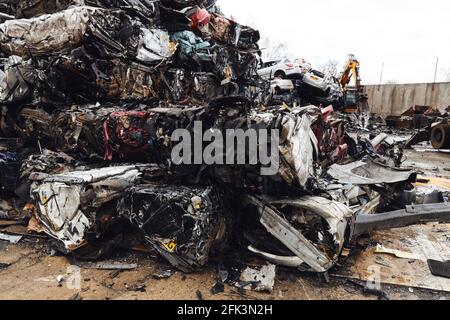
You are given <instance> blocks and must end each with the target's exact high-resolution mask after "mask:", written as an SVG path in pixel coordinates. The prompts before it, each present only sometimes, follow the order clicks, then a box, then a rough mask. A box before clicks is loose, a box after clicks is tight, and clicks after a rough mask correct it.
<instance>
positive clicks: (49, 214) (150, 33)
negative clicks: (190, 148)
mask: <svg viewBox="0 0 450 320" xmlns="http://www.w3.org/2000/svg"><path fill="white" fill-rule="evenodd" d="M0 10H1V14H0V20H1V21H2V23H1V24H0V51H1V68H0V106H1V118H0V133H1V138H0V187H1V190H2V191H1V192H2V198H3V199H4V200H5V201H7V202H9V203H13V204H15V206H14V210H16V211H19V212H21V213H25V214H27V215H28V217H29V218H30V223H29V226H30V230H34V231H41V232H45V233H46V234H47V235H49V236H50V237H51V238H52V239H54V240H56V242H57V243H58V244H59V245H60V247H61V250H64V251H65V252H66V253H71V254H75V255H82V254H85V256H89V257H97V258H98V257H99V256H100V253H99V254H94V253H92V252H96V251H95V250H98V248H101V249H99V252H103V253H104V252H105V250H106V249H104V247H102V245H103V244H105V246H108V248H111V247H117V246H120V242H121V241H123V234H124V233H126V232H136V233H138V234H140V235H141V236H142V239H143V241H144V242H145V243H146V245H148V246H149V247H150V248H152V250H155V251H156V252H157V253H159V255H160V256H162V257H163V258H165V259H166V260H167V261H168V262H170V263H171V264H172V265H173V266H176V267H177V268H178V269H180V270H182V271H185V272H189V271H193V270H198V269H199V268H202V267H204V266H205V265H206V264H207V263H208V261H209V259H210V257H211V256H212V255H215V254H218V253H221V254H228V253H230V252H233V251H234V252H236V250H241V249H243V250H247V249H248V250H249V251H250V252H252V253H253V254H256V255H258V256H261V257H263V258H265V259H267V260H268V261H271V262H272V263H275V264H277V265H283V266H288V267H293V268H298V269H301V270H305V271H314V272H318V273H326V272H327V271H328V270H329V269H330V268H331V267H333V266H334V265H335V264H336V262H337V261H338V259H339V257H340V255H341V253H342V251H343V249H344V247H345V246H350V245H351V243H352V241H353V240H354V239H356V238H357V237H358V236H360V235H362V234H365V233H367V232H370V231H371V230H376V229H380V228H386V227H396V226H399V225H404V224H411V223H417V222H419V221H418V219H415V218H414V217H412V215H411V212H412V211H414V210H412V209H411V208H410V206H411V205H412V204H414V203H415V201H414V199H413V197H412V196H411V190H413V189H414V188H413V184H412V183H414V182H415V179H416V174H415V173H414V172H412V171H410V170H408V169H401V168H399V167H398V165H399V163H398V161H396V160H395V159H393V158H392V157H390V153H389V152H382V153H380V152H379V148H380V146H379V145H380V143H381V142H380V141H378V140H377V139H375V140H374V141H368V140H367V141H363V142H361V141H359V142H356V141H354V140H353V139H351V138H350V137H349V136H348V135H347V134H346V132H345V126H346V123H345V121H343V120H339V119H336V118H333V107H332V106H330V107H327V108H321V107H317V106H313V105H310V106H304V107H298V106H294V107H291V106H288V105H286V104H283V105H281V106H271V107H267V106H266V104H265V97H266V96H267V91H268V90H269V89H270V84H269V83H267V82H266V81H263V80H261V79H260V78H259V77H258V75H257V70H258V66H259V65H260V52H259V48H258V41H259V37H260V36H259V33H258V31H256V30H253V29H251V28H249V27H246V26H243V25H240V24H239V23H237V22H235V21H233V20H231V19H228V18H226V17H225V16H224V15H223V14H222V13H221V11H220V9H219V7H218V6H217V5H216V3H215V1H211V0H209V1H208V0H45V1H44V0H12V1H1V2H0ZM199 123H200V124H201V125H200V126H199V125H198V124H199ZM178 129H184V130H185V131H184V132H190V133H192V134H193V136H194V135H195V134H200V136H205V137H209V139H210V140H209V141H212V139H213V137H215V136H216V134H217V133H225V132H226V130H228V129H240V130H242V131H243V132H245V130H248V129H255V130H261V129H265V130H269V131H270V130H271V131H272V132H273V130H275V131H276V132H278V133H279V137H280V139H279V144H278V145H273V144H272V145H270V144H269V146H270V147H268V148H267V149H268V150H271V154H272V155H273V154H274V153H279V154H280V157H279V161H277V163H276V167H275V168H277V169H276V171H275V172H274V174H272V175H262V174H261V172H262V170H264V169H267V167H268V166H270V165H271V163H270V159H267V158H266V159H265V158H264V157H260V158H259V159H250V161H242V160H243V159H242V158H241V156H242V155H240V154H234V155H231V159H235V160H236V161H234V162H233V163H236V164H234V165H225V164H223V163H224V161H220V160H219V161H216V162H215V163H212V164H207V163H203V162H202V161H197V160H198V159H197V156H198V155H199V154H200V155H201V154H203V151H204V152H207V150H206V149H207V148H208V147H207V145H206V143H204V144H196V145H194V148H195V150H194V151H195V152H194V158H195V159H193V161H192V163H193V164H191V165H189V164H180V163H174V162H173V160H172V156H171V155H172V152H173V150H174V148H175V147H176V146H177V143H178V142H179V141H175V140H174V139H173V137H174V133H175V132H176V131H177V130H178ZM209 152H211V151H210V150H209ZM268 154H269V153H268ZM246 156H247V155H246ZM200 157H201V156H200ZM215 157H216V159H220V158H221V159H222V160H223V159H224V158H225V157H227V159H229V157H230V155H229V154H227V155H224V154H220V151H217V150H216V152H215ZM200 160H201V159H200ZM266 160H267V161H266ZM245 163H247V164H245ZM272 165H273V163H272ZM414 208H416V210H418V209H417V208H418V207H414ZM441 209H442V208H440V209H439V210H441ZM444 209H445V208H444ZM446 209H447V211H448V207H447V208H446ZM389 210H392V211H394V214H396V216H395V217H396V218H395V219H394V218H392V214H393V213H392V212H390V213H388V215H387V216H386V214H384V215H383V214H380V213H383V212H387V211H389ZM430 210H431V209H430ZM430 210H428V211H430ZM419 211H420V210H419ZM431 211H432V212H433V215H432V216H431V217H430V216H429V215H426V214H424V212H423V211H420V219H419V220H420V222H423V221H428V220H429V219H434V220H436V219H437V220H442V218H443V217H445V218H448V214H449V212H447V211H445V210H444V212H442V210H441V211H439V212H440V215H439V216H437V215H436V212H437V211H436V210H431ZM416 213H417V212H416ZM3 216H5V215H3ZM405 216H407V217H408V218H409V219H407V221H406V220H405V219H404V217H405Z"/></svg>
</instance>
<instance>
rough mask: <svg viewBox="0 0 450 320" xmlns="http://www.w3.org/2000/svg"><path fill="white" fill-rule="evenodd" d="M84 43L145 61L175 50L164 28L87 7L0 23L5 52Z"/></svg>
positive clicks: (51, 50) (65, 48)
mask: <svg viewBox="0 0 450 320" xmlns="http://www.w3.org/2000/svg"><path fill="white" fill-rule="evenodd" d="M92 41H94V42H96V44H92ZM83 44H85V45H88V46H89V45H91V46H92V45H94V46H95V47H96V49H100V50H101V51H103V52H104V54H106V55H108V56H110V57H123V58H125V57H130V56H131V57H133V56H134V57H135V59H137V60H138V61H141V62H143V63H147V64H159V63H161V62H163V61H165V60H168V59H170V58H171V57H172V55H173V53H174V52H175V49H176V47H175V46H174V45H173V44H172V43H170V38H169V34H168V33H167V32H166V31H164V30H161V29H148V28H145V27H144V25H143V24H142V23H140V22H139V21H138V20H133V19H131V18H130V17H128V16H125V17H121V16H120V13H116V12H114V11H111V10H106V9H101V8H95V7H89V6H80V7H72V8H69V9H66V10H64V11H61V12H57V13H54V14H51V15H43V16H40V17H37V18H32V19H17V20H9V21H6V22H4V23H3V24H0V48H1V49H2V51H3V52H4V53H6V54H8V55H17V56H21V57H25V58H29V57H35V56H45V55H50V54H58V53H68V52H70V51H71V50H72V49H74V48H76V47H79V46H81V45H83Z"/></svg>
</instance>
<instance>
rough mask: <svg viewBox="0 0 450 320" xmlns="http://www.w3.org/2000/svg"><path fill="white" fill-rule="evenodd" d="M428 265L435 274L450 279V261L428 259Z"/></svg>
mask: <svg viewBox="0 0 450 320" xmlns="http://www.w3.org/2000/svg"><path fill="white" fill-rule="evenodd" d="M428 266H429V267H430V271H431V273H432V274H433V275H434V276H438V277H443V278H447V279H450V261H444V262H442V261H436V260H428Z"/></svg>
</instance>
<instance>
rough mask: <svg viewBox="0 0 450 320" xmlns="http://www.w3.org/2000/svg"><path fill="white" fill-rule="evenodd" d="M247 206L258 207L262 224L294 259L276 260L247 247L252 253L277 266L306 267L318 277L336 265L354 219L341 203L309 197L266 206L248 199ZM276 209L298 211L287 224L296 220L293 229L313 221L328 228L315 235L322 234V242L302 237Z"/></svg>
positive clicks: (281, 258) (249, 197) (283, 258)
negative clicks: (304, 265)
mask: <svg viewBox="0 0 450 320" xmlns="http://www.w3.org/2000/svg"><path fill="white" fill-rule="evenodd" d="M246 202H247V203H251V204H253V205H255V206H257V208H258V210H259V212H260V215H261V221H260V222H261V224H262V225H263V226H264V227H265V228H266V229H267V231H268V232H269V233H270V234H272V235H273V236H274V237H275V238H277V239H278V240H279V241H281V242H282V243H283V244H284V245H285V246H286V247H287V248H288V249H289V250H290V251H292V253H293V254H294V255H295V256H291V257H287V256H278V255H275V254H271V253H266V252H263V251H261V250H258V249H257V248H254V247H250V250H251V251H253V252H254V253H257V254H259V255H261V256H263V257H265V258H266V259H268V260H269V261H271V262H273V263H276V264H280V265H283V266H287V267H293V266H295V267H297V268H302V265H303V264H306V265H307V266H308V269H307V270H310V271H315V272H320V273H323V272H326V271H328V270H329V269H330V268H331V267H332V266H333V265H334V264H335V263H336V261H337V259H338V258H339V256H340V254H341V252H342V249H343V247H344V243H345V240H346V239H345V234H346V230H347V227H348V225H349V222H350V220H351V218H352V216H353V212H352V211H351V209H350V208H349V207H347V206H346V205H344V204H342V203H340V202H336V201H331V200H328V199H325V198H321V197H312V196H308V197H303V198H299V199H283V200H274V201H271V200H270V199H269V200H267V202H266V201H262V200H260V199H258V198H257V197H253V196H247V197H246ZM277 206H281V207H283V208H284V209H285V208H286V206H287V207H291V208H294V209H297V211H299V213H301V214H298V213H295V211H293V212H294V213H291V217H289V218H290V220H289V221H292V220H296V225H302V224H303V225H308V222H307V221H308V220H307V219H312V218H314V217H316V218H317V217H318V218H320V219H323V220H324V221H326V223H327V225H328V228H326V229H325V230H316V232H317V235H319V234H321V233H322V232H323V234H322V237H323V238H322V239H320V237H317V238H316V239H312V240H310V239H308V238H307V237H306V236H305V235H303V234H302V230H301V229H299V228H298V227H295V226H294V225H293V224H291V223H290V222H289V221H288V217H286V214H282V213H281V212H280V211H278V210H277V209H276V208H277ZM311 226H312V227H313V225H311ZM326 233H328V234H329V235H331V238H330V237H327V236H326Z"/></svg>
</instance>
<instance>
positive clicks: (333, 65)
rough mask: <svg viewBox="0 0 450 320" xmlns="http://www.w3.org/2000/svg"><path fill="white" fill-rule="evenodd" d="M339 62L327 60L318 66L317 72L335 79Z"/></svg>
mask: <svg viewBox="0 0 450 320" xmlns="http://www.w3.org/2000/svg"><path fill="white" fill-rule="evenodd" d="M338 66H339V62H338V61H336V60H329V61H327V62H326V63H324V64H323V65H321V66H319V70H320V71H322V72H323V73H325V74H330V75H332V76H333V77H337V76H338V75H339V70H338Z"/></svg>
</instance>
